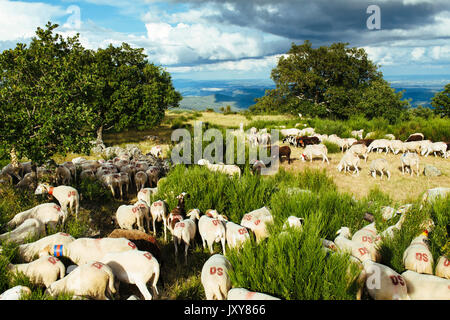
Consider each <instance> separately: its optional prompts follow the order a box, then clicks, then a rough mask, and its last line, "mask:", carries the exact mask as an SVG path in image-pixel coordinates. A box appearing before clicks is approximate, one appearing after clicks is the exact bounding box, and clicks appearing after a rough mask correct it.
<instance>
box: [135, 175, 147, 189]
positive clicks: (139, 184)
mask: <svg viewBox="0 0 450 320" xmlns="http://www.w3.org/2000/svg"><path fill="white" fill-rule="evenodd" d="M147 179H148V176H147V174H146V173H145V172H144V171H138V172H136V174H135V175H134V182H135V183H136V190H138V191H140V190H142V189H143V188H144V187H145V184H146V183H147Z"/></svg>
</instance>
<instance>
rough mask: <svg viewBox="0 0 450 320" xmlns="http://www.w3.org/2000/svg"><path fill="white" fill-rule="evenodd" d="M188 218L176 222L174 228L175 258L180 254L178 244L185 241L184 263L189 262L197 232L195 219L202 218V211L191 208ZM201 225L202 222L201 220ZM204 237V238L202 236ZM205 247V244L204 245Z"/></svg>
mask: <svg viewBox="0 0 450 320" xmlns="http://www.w3.org/2000/svg"><path fill="white" fill-rule="evenodd" d="M187 216H188V217H189V218H188V219H184V220H182V221H180V222H177V223H176V224H175V227H174V229H173V234H172V235H173V243H174V246H175V259H176V258H177V255H178V246H179V245H181V242H183V243H184V263H185V264H187V254H188V249H189V245H190V243H191V242H193V241H194V237H195V233H196V232H197V225H196V224H195V219H200V212H199V210H198V209H196V210H195V209H194V210H190V211H189V212H188V213H187ZM199 227H200V222H199ZM202 239H203V238H202ZM203 247H204V245H203Z"/></svg>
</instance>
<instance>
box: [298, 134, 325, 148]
mask: <svg viewBox="0 0 450 320" xmlns="http://www.w3.org/2000/svg"><path fill="white" fill-rule="evenodd" d="M313 144H320V139H319V138H318V137H308V136H300V137H296V138H295V146H296V147H302V148H304V147H305V146H308V145H313Z"/></svg>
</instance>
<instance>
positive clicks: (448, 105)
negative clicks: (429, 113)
mask: <svg viewBox="0 0 450 320" xmlns="http://www.w3.org/2000/svg"><path fill="white" fill-rule="evenodd" d="M431 105H432V106H433V107H434V112H435V113H436V114H438V115H440V116H441V117H449V116H450V83H448V84H447V85H446V86H445V88H444V90H443V91H441V92H438V93H436V94H435V95H434V97H433V98H432V99H431Z"/></svg>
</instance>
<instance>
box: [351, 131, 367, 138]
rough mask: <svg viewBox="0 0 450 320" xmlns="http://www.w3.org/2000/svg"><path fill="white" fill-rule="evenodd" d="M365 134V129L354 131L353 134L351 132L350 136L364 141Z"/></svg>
mask: <svg viewBox="0 0 450 320" xmlns="http://www.w3.org/2000/svg"><path fill="white" fill-rule="evenodd" d="M363 132H364V129H361V130H353V131H352V132H350V134H351V135H352V136H353V137H355V138H358V139H362V138H363Z"/></svg>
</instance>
